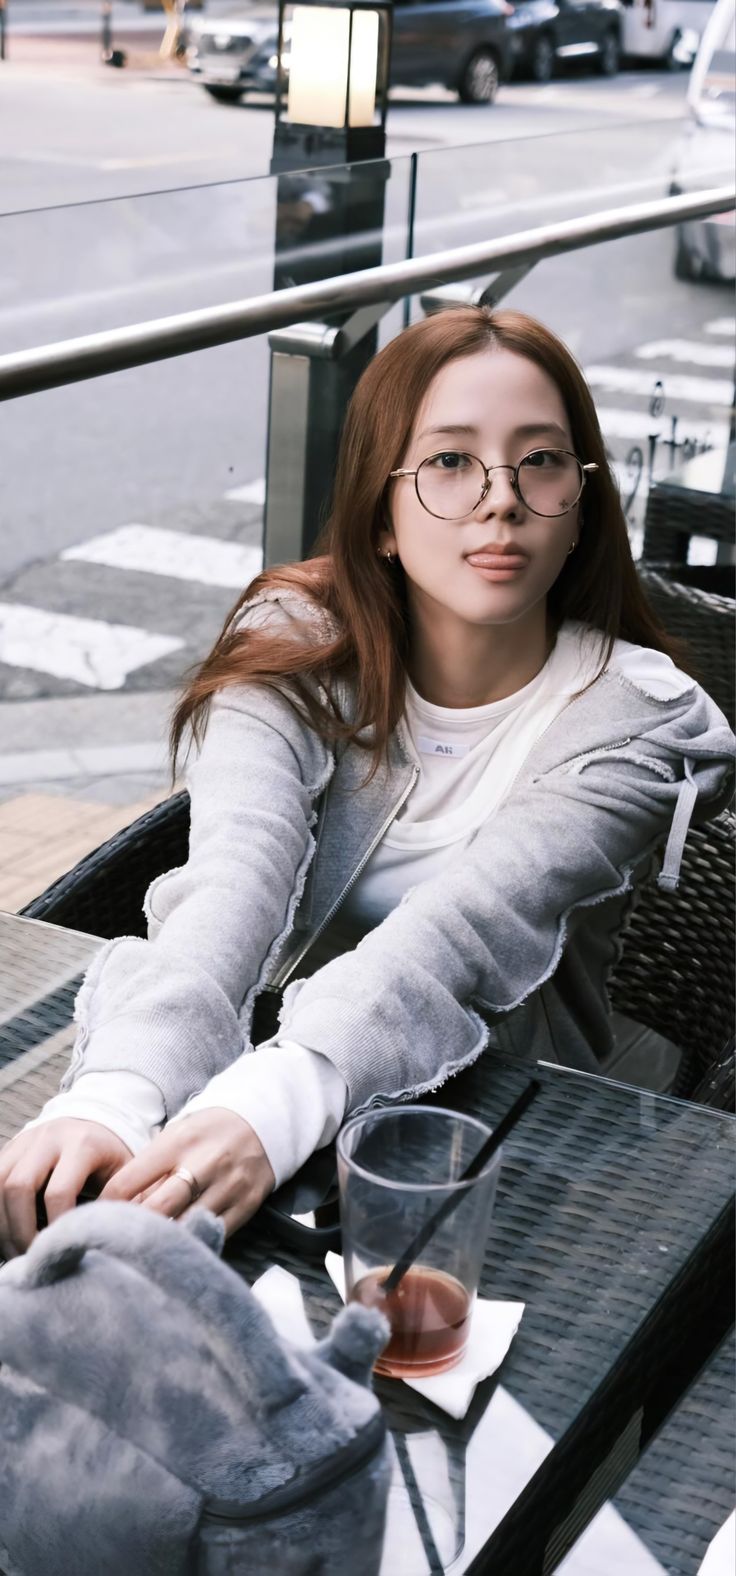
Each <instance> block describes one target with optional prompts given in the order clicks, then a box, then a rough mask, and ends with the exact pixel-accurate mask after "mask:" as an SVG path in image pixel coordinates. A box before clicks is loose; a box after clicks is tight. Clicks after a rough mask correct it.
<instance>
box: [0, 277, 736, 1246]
mask: <svg viewBox="0 0 736 1576" xmlns="http://www.w3.org/2000/svg"><path fill="white" fill-rule="evenodd" d="M673 655H674V651H673V649H672V644H671V643H670V642H669V641H668V639H667V637H666V636H665V634H664V633H663V631H662V630H661V629H660V628H659V627H658V625H657V624H656V622H655V619H654V616H653V614H652V612H651V610H650V608H649V607H648V605H647V603H646V601H645V599H644V597H643V595H642V592H641V589H640V587H639V583H638V580H637V576H636V573H635V569H634V566H633V563H632V559H631V553H630V549H629V543H628V538H627V533H626V528H625V523H624V519H623V516H622V512H621V506H620V503H619V498H618V494H617V491H616V488H615V485H614V482H613V480H612V478H611V475H610V472H609V469H608V465H607V462H606V456H605V451H604V446H603V441H602V438H601V434H600V430H599V427H598V423H597V419H596V416H595V411H594V407H593V404H592V400H591V397H590V394H589V392H588V389H587V387H586V385H585V382H584V380H583V378H582V375H581V373H580V371H579V369H578V367H577V365H576V364H575V362H574V361H573V359H572V357H571V356H570V354H569V352H568V351H567V350H566V349H565V348H564V346H563V345H561V344H560V342H559V341H558V340H557V339H556V338H555V337H554V335H552V334H551V333H550V332H549V331H548V330H547V329H545V328H543V327H542V326H541V325H540V324H539V323H536V322H534V321H533V320H532V319H530V318H527V317H525V316H523V315H522V314H520V313H516V312H510V311H506V312H499V313H491V312H490V311H489V310H488V309H485V308H478V309H476V308H459V309H454V310H451V311H447V312H443V313H440V314H438V315H437V316H435V317H431V318H428V319H427V320H426V321H425V322H422V323H418V324H416V325H414V326H413V327H411V328H410V329H408V330H406V331H405V333H403V334H402V335H400V336H399V337H398V338H397V339H395V340H394V341H393V342H392V343H391V344H389V345H388V346H387V347H386V348H385V349H384V350H383V351H382V352H381V353H380V354H379V355H378V356H377V357H376V358H375V360H374V361H373V362H372V364H371V365H370V367H369V368H368V370H367V371H366V373H365V375H364V377H363V379H362V380H361V383H360V385H359V387H358V389H357V390H356V393H355V396H354V399H353V401H352V404H351V408H350V411H349V413H348V416H347V420H346V425H345V432H344V437H343V443H342V449H341V456H340V462H339V465H338V471H337V476H336V483H335V496H334V506H333V512H332V516H331V519H330V521H329V523H328V525H327V528H326V531H325V535H324V541H323V544H322V553H321V556H318V557H316V558H314V559H312V560H310V561H308V562H306V563H304V564H299V565H291V566H287V567H284V568H281V569H278V570H270V571H266V572H265V573H263V574H262V575H260V576H258V578H257V579H256V580H255V581H254V582H253V584H252V585H251V586H250V587H249V588H248V590H247V592H246V593H245V595H244V597H243V598H241V600H240V602H239V603H238V605H237V607H236V608H235V610H234V612H233V614H232V616H231V619H230V620H228V623H227V624H226V626H225V631H224V632H223V635H222V636H221V638H220V639H219V640H218V642H217V643H216V645H215V647H214V649H213V651H212V653H211V654H210V656H209V657H208V658H207V660H206V661H205V663H204V664H203V666H202V668H201V670H200V672H199V674H198V676H197V677H196V678H195V680H194V682H193V683H192V684H191V686H190V688H189V689H188V690H187V692H186V694H185V695H184V697H183V699H182V701H181V703H180V705H179V707H178V710H177V712H176V715H175V719H174V726H173V739H174V744H175V746H178V745H179V744H180V742H181V740H182V738H183V736H184V734H185V731H186V730H187V729H188V727H189V725H193V727H194V733H195V739H196V741H197V745H198V755H197V759H196V761H195V763H194V765H193V768H192V770H191V773H190V791H191V797H192V828H191V846H190V854H189V860H188V863H187V864H186V866H184V867H183V868H182V869H180V870H174V871H171V872H169V873H168V874H166V875H164V876H161V877H159V878H158V880H156V881H155V882H154V883H153V886H152V887H151V889H150V891H149V893H148V895H147V899H146V914H147V917H148V923H149V939H148V941H143V940H139V939H125V938H123V939H120V940H117V941H113V942H110V943H108V945H107V946H106V947H104V948H103V949H102V951H101V953H100V954H99V956H98V958H97V959H96V960H95V962H94V964H93V965H92V967H91V969H90V971H89V974H88V976H87V980H86V982H85V984H84V986H83V988H82V990H81V992H80V996H79V1000H78V1005H77V1017H78V1020H79V1024H80V1032H79V1037H78V1041H77V1045H76V1048H75V1052H74V1056H73V1059H72V1064H71V1067H70V1069H69V1072H68V1074H67V1076H66V1078H65V1080H64V1083H63V1086H62V1087H63V1090H64V1092H63V1093H62V1094H61V1095H59V1096H57V1097H56V1098H55V1099H54V1100H52V1101H51V1102H50V1103H49V1105H47V1106H46V1108H45V1109H44V1111H43V1113H42V1115H41V1117H40V1118H39V1119H38V1120H37V1122H36V1123H34V1124H33V1125H32V1126H31V1127H29V1128H28V1129H26V1130H25V1131H24V1132H23V1133H21V1134H19V1135H18V1136H17V1137H16V1138H15V1139H14V1140H13V1141H12V1142H11V1144H10V1145H9V1146H8V1147H7V1148H6V1150H5V1151H4V1152H3V1154H2V1155H1V1156H0V1243H1V1244H3V1245H4V1247H5V1251H6V1253H9V1254H14V1253H18V1252H21V1251H22V1250H23V1249H24V1247H25V1246H26V1245H27V1243H28V1242H29V1240H30V1239H31V1237H32V1236H33V1234H34V1230H35V1195H36V1193H37V1192H38V1191H40V1190H42V1189H43V1190H45V1202H46V1209H47V1213H48V1216H49V1217H50V1218H51V1219H53V1218H55V1217H56V1216H57V1215H58V1214H60V1213H61V1212H62V1211H63V1210H64V1209H66V1208H69V1207H70V1206H71V1205H73V1203H74V1201H75V1199H76V1196H77V1194H78V1193H79V1191H80V1189H81V1187H82V1186H83V1184H84V1183H85V1182H86V1181H87V1179H88V1178H90V1177H91V1178H94V1179H96V1181H97V1182H98V1183H106V1186H105V1188H104V1196H106V1197H112V1198H125V1199H129V1198H137V1199H140V1200H141V1201H142V1202H144V1203H145V1204H146V1206H147V1207H149V1208H151V1209H156V1210H160V1211H162V1212H164V1213H166V1214H167V1215H174V1216H178V1215H181V1214H183V1213H184V1212H185V1210H186V1209H187V1208H188V1207H190V1206H191V1204H192V1202H193V1199H194V1198H195V1196H199V1197H201V1200H202V1203H203V1204H204V1205H206V1206H207V1207H209V1208H210V1209H213V1210H214V1211H215V1212H216V1213H219V1214H220V1215H222V1216H223V1218H224V1222H225V1226H226V1229H227V1230H228V1231H232V1230H233V1229H235V1228H236V1227H237V1226H238V1225H240V1224H242V1222H243V1221H245V1220H246V1219H247V1218H248V1216H249V1215H250V1214H251V1213H252V1212H253V1210H254V1209H255V1208H256V1207H257V1206H258V1204H259V1203H260V1202H261V1201H262V1200H263V1198H264V1197H265V1196H266V1194H267V1193H268V1192H269V1190H270V1189H271V1188H272V1187H273V1186H274V1183H275V1182H276V1183H278V1182H281V1181H282V1180H284V1179H285V1178H286V1177H287V1176H289V1175H290V1174H291V1173H292V1172H293V1171H294V1170H295V1169H296V1168H297V1167H298V1165H300V1164H301V1163H302V1161H303V1160H304V1159H305V1158H306V1157H307V1155H308V1154H309V1153H311V1151H312V1150H313V1149H314V1148H316V1147H319V1146H320V1145H321V1144H324V1143H326V1142H327V1141H328V1140H329V1138H331V1137H332V1135H333V1134H334V1133H335V1131H336V1130H337V1128H338V1127H339V1125H340V1123H341V1122H342V1120H343V1118H344V1116H345V1114H346V1113H347V1112H348V1111H353V1110H355V1109H356V1108H357V1107H360V1106H362V1105H365V1104H366V1103H369V1102H370V1101H371V1100H374V1099H383V1098H386V1097H391V1096H396V1097H398V1096H404V1097H407V1096H409V1095H417V1094H420V1093H421V1092H422V1091H426V1090H427V1089H429V1088H435V1087H437V1086H438V1085H439V1084H441V1083H442V1081H443V1080H444V1079H446V1078H447V1077H449V1076H450V1075H451V1074H452V1073H454V1072H456V1071H457V1070H458V1069H459V1068H461V1067H463V1066H465V1065H466V1064H467V1063H469V1062H470V1061H472V1060H473V1059H474V1058H475V1057H476V1056H478V1055H479V1054H480V1053H481V1051H482V1050H483V1048H484V1046H485V1045H486V1044H488V1043H489V1042H490V1043H491V1044H495V1045H500V1046H501V1047H502V1048H504V1049H506V1050H510V1051H513V1052H514V1053H515V1054H519V1055H525V1056H527V1057H534V1058H536V1057H538V1056H544V1057H546V1058H547V1059H550V1058H557V1059H559V1060H561V1061H565V1062H567V1063H570V1064H571V1065H574V1066H578V1067H584V1068H590V1069H594V1068H596V1067H597V1066H599V1064H600V1059H601V1058H602V1057H603V1056H605V1054H606V1052H607V1051H608V1050H610V1048H611V1034H610V1024H609V1018H608V1010H607V1004H606V994H605V979H606V972H607V968H608V966H609V964H610V962H611V960H612V958H613V956H614V949H615V934H616V930H617V928H618V927H619V926H620V923H621V918H622V914H623V911H624V909H625V907H626V903H627V899H628V893H629V892H630V891H631V889H632V887H633V886H634V884H635V882H636V880H637V879H638V878H639V877H640V875H642V874H643V873H644V872H645V871H646V869H647V867H648V866H649V864H650V862H651V856H652V854H653V851H654V850H655V849H656V848H657V847H658V846H659V845H660V844H661V843H662V841H663V840H664V838H665V837H667V835H668V833H669V841H668V846H667V852H666V854H665V860H664V866H663V870H662V874H661V876H660V880H661V881H662V882H663V883H664V884H669V885H672V884H674V882H675V881H676V878H677V869H678V864H679V852H680V849H681V846H682V842H683V840H684V837H685V832H686V829H687V824H688V821H689V819H690V816H691V814H692V811H693V809H694V808H695V805H696V802H698V805H699V812H700V813H701V814H703V815H707V814H712V813H714V811H715V810H716V809H717V808H718V807H719V805H720V804H721V803H723V802H724V801H725V797H726V795H727V790H728V775H729V760H730V757H731V753H732V745H733V741H732V738H731V735H730V733H729V730H728V728H727V726H726V724H725V721H724V719H723V718H722V716H721V714H720V712H718V710H717V709H716V707H715V706H714V705H713V703H712V702H711V701H710V700H709V698H708V697H707V696H706V695H705V694H704V693H703V691H702V690H701V689H699V688H698V686H697V685H696V684H695V683H694V682H693V681H692V680H691V679H690V678H688V677H687V676H686V675H685V674H684V673H683V672H682V671H680V670H679V669H678V668H677V667H676V666H675V665H674V663H673V661H672V656H673ZM701 804H702V808H701ZM315 848H316V857H314V856H315ZM287 979H288V980H289V981H290V983H289V985H288V988H287V989H286V993H285V998H284V1006H283V1011H282V1015H281V1021H280V1026H279V1028H278V1030H277V1032H276V1034H274V1035H273V1036H272V1037H271V1039H270V1040H268V1041H267V1042H266V1043H265V1044H261V1045H259V1046H258V1048H257V1049H256V1050H255V1052H254V1050H253V1047H252V1045H251V1044H250V1028H251V1020H252V1013H253V1006H254V1002H255V999H256V997H257V995H258V994H259V992H262V991H263V990H264V988H265V987H267V986H271V987H278V986H282V985H284V984H285V983H286V981H287ZM174 1118H176V1119H174ZM164 1124H165V1125H164Z"/></svg>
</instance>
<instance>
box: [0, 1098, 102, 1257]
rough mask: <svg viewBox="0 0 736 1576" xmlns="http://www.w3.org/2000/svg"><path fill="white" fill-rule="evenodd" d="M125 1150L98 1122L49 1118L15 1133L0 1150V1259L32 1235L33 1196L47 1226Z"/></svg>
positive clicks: (14, 1253)
mask: <svg viewBox="0 0 736 1576" xmlns="http://www.w3.org/2000/svg"><path fill="white" fill-rule="evenodd" d="M126 1160H130V1150H129V1148H128V1146H127V1144H124V1143H123V1141H122V1138H118V1137H116V1135H115V1133H112V1132H111V1131H110V1129H109V1127H103V1126H102V1123H101V1122H88V1121H87V1120H86V1118H85V1119H84V1120H83V1119H82V1118H81V1117H54V1118H53V1119H52V1120H50V1121H48V1122H43V1123H42V1124H41V1126H40V1127H31V1128H29V1129H28V1131H27V1132H23V1133H17V1134H16V1136H15V1138H12V1139H11V1141H10V1143H9V1144H7V1145H6V1147H5V1148H4V1149H3V1150H2V1151H1V1152H0V1258H7V1259H13V1258H16V1257H17V1256H18V1254H19V1253H25V1250H26V1248H27V1247H29V1246H30V1244H31V1242H32V1241H33V1238H34V1237H35V1235H36V1231H37V1229H38V1228H37V1225H36V1197H37V1194H39V1193H43V1201H44V1205H45V1207H46V1217H47V1219H48V1221H49V1224H50V1223H51V1221H52V1220H56V1219H57V1218H58V1216H59V1215H63V1214H64V1211H65V1210H67V1209H73V1208H74V1206H75V1204H76V1202H77V1198H78V1196H79V1194H80V1193H81V1191H82V1188H83V1187H84V1185H85V1182H88V1181H94V1182H95V1183H99V1184H102V1183H103V1182H107V1181H109V1179H110V1177H111V1176H113V1175H114V1173H115V1172H116V1171H118V1170H119V1169H120V1167H121V1166H124V1165H125V1162H126Z"/></svg>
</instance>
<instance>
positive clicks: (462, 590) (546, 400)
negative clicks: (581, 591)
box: [380, 349, 588, 625]
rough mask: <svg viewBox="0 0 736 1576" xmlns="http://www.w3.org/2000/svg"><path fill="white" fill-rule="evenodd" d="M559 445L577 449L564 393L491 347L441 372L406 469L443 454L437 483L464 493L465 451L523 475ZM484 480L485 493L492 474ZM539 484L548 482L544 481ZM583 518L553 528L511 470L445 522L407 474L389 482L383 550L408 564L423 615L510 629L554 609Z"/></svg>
mask: <svg viewBox="0 0 736 1576" xmlns="http://www.w3.org/2000/svg"><path fill="white" fill-rule="evenodd" d="M555 448H560V449H569V450H572V449H573V441H572V434H571V432H570V424H569V421H568V418H567V414H566V412H565V407H564V404H563V401H562V396H561V394H560V392H559V390H558V388H557V386H556V384H555V383H553V381H552V379H551V378H550V377H548V376H547V374H546V373H545V372H543V371H542V370H541V369H540V368H539V367H537V366H535V364H534V362H532V361H527V360H526V358H525V357H524V356H521V355H516V354H515V353H514V352H512V351H509V350H502V349H489V350H483V351H480V352H478V353H477V354H476V355H472V356H465V357H463V358H462V359H461V360H457V361H451V362H450V363H449V364H448V365H447V366H446V367H443V369H442V371H441V372H439V373H438V374H437V377H436V378H435V380H434V382H433V383H432V384H431V386H430V388H429V390H428V392H427V395H426V397H425V399H424V402H423V404H422V405H421V407H420V409H419V412H418V414H417V419H416V422H415V425H414V430H413V432H412V435H411V438H410V441H409V446H408V448H407V451H406V454H405V455H404V456H403V458H402V461H401V467H402V468H406V469H411V470H413V469H414V468H415V467H416V466H418V465H419V464H420V462H421V461H422V460H424V459H426V458H427V457H428V456H431V455H435V454H440V455H441V456H442V458H441V459H439V460H437V462H436V470H437V471H438V472H439V475H438V476H437V477H436V478H435V477H433V478H432V481H431V485H432V487H442V486H444V485H447V486H451V487H452V488H453V489H454V488H455V486H456V483H455V482H454V481H450V480H448V479H447V476H448V471H454V472H456V471H457V467H458V465H463V466H465V467H466V469H467V462H465V461H457V460H455V459H454V458H452V456H453V454H454V453H455V452H456V451H464V452H466V453H468V454H472V455H475V456H477V458H478V459H480V460H482V461H483V462H484V463H485V465H486V466H487V467H488V468H489V469H490V467H491V466H494V465H509V466H515V465H517V464H518V462H519V461H520V460H521V459H522V458H523V457H524V456H525V455H526V454H529V452H530V451H531V450H544V449H555ZM580 458H581V459H582V460H583V461H585V460H586V459H587V458H588V456H587V455H584V454H583V455H581V456H580ZM533 463H534V466H539V467H541V468H544V467H545V466H546V465H547V464H550V465H553V464H554V463H555V462H554V461H552V460H551V459H550V460H549V461H547V460H545V458H544V457H540V458H539V459H538V460H536V461H535V462H533ZM433 469H435V462H433ZM425 474H426V471H425V472H423V473H422V476H424V475H425ZM479 480H480V484H481V485H482V482H483V477H482V474H480V475H479ZM531 485H532V486H537V485H538V482H537V476H533V477H532V480H531ZM522 487H523V484H522ZM567 491H568V492H571V491H572V489H570V488H568V489H567ZM564 492H565V489H561V492H560V498H561V500H562V498H563V496H564ZM573 496H574V492H573ZM536 501H539V500H538V499H537V500H536ZM578 513H579V504H575V505H574V506H573V507H572V508H571V509H568V510H567V512H566V513H565V514H563V515H559V516H557V517H556V518H554V519H549V518H543V517H542V516H540V515H538V514H534V513H533V512H532V510H531V509H529V508H528V507H527V506H526V505H525V504H524V503H522V502H521V501H520V499H519V498H518V497H517V495H516V494H515V492H514V490H513V488H512V486H511V473H510V472H509V471H508V470H500V471H494V473H493V476H492V483H491V487H490V490H489V492H488V493H487V495H486V497H485V498H484V499H483V502H482V503H481V504H479V505H478V507H477V508H476V509H475V510H474V511H473V512H471V513H467V514H465V515H464V516H463V517H462V518H461V519H459V520H445V519H437V518H435V517H434V516H433V515H432V514H430V513H428V512H427V510H426V509H425V508H424V507H423V506H422V504H421V503H420V501H419V498H418V497H417V493H416V488H415V483H414V477H413V476H403V477H400V478H397V479H396V480H394V481H392V482H391V484H390V493H389V517H390V521H391V527H390V528H387V529H386V530H385V531H383V532H382V533H381V539H380V551H381V552H392V553H394V554H397V555H398V557H399V559H400V561H401V564H402V566H403V569H404V573H405V575H406V577H407V591H408V595H409V603H410V607H411V608H412V610H413V611H414V613H415V614H419V615H421V614H422V612H424V613H425V614H426V615H428V616H430V617H431V616H432V615H433V614H434V615H435V616H436V615H437V613H438V611H439V608H442V609H444V610H446V611H448V612H450V613H452V614H454V615H455V616H456V617H457V618H459V619H460V620H462V621H465V622H467V623H469V624H474V625H492V624H511V623H514V622H516V621H517V620H519V619H522V620H523V619H524V618H525V616H526V615H529V614H530V613H531V612H532V609H537V610H538V611H539V610H543V609H544V603H545V598H546V596H547V592H548V591H549V589H550V586H552V585H553V584H554V582H555V580H556V579H557V576H558V575H559V573H560V570H561V569H562V567H563V565H564V563H565V560H566V558H567V555H568V553H569V551H570V547H571V545H572V544H573V542H577V538H578Z"/></svg>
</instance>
